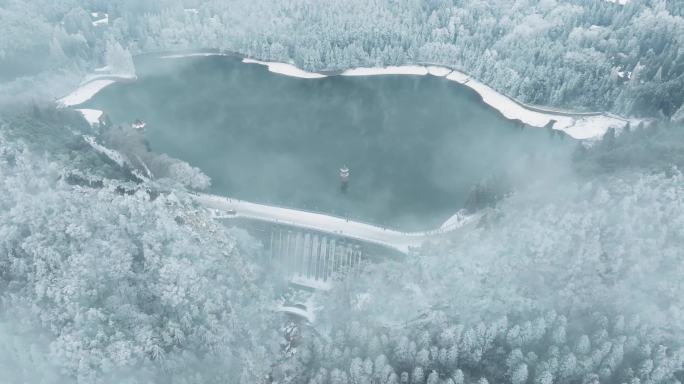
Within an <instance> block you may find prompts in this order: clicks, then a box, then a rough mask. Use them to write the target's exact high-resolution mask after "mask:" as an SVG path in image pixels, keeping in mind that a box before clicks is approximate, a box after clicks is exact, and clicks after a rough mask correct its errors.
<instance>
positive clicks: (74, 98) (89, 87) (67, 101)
mask: <svg viewBox="0 0 684 384" xmlns="http://www.w3.org/2000/svg"><path fill="white" fill-rule="evenodd" d="M114 82H115V81H114V80H112V79H99V80H93V81H90V82H88V83H85V84H82V85H81V86H80V87H78V88H77V89H75V90H74V91H73V92H71V93H70V94H68V95H66V96H64V97H62V98H61V99H59V100H57V103H58V104H59V105H61V106H63V107H71V106H74V105H79V104H83V103H85V102H86V101H88V100H90V98H91V97H93V96H95V94H97V93H98V92H100V91H101V90H103V89H104V88H105V87H107V86H108V85H111V84H114Z"/></svg>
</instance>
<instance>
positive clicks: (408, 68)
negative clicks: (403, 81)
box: [341, 65, 428, 76]
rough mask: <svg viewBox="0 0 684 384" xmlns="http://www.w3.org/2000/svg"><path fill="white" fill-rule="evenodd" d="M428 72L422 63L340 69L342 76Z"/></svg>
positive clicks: (420, 74)
mask: <svg viewBox="0 0 684 384" xmlns="http://www.w3.org/2000/svg"><path fill="white" fill-rule="evenodd" d="M427 74H428V70H427V68H426V67H424V66H422V65H402V66H389V67H376V68H366V67H360V68H352V69H347V70H344V71H342V73H341V75H342V76H377V75H417V76H424V75H427Z"/></svg>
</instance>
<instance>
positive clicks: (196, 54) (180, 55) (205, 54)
mask: <svg viewBox="0 0 684 384" xmlns="http://www.w3.org/2000/svg"><path fill="white" fill-rule="evenodd" d="M209 56H228V54H226V53H221V52H193V53H176V54H172V55H164V56H160V57H159V58H160V59H182V58H184V57H209Z"/></svg>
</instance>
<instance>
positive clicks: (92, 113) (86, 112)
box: [77, 109, 103, 126]
mask: <svg viewBox="0 0 684 384" xmlns="http://www.w3.org/2000/svg"><path fill="white" fill-rule="evenodd" d="M77 111H79V112H81V114H82V115H83V118H85V119H86V121H87V122H88V124H90V125H91V126H95V125H98V124H100V117H102V114H103V112H102V111H100V110H99V109H77Z"/></svg>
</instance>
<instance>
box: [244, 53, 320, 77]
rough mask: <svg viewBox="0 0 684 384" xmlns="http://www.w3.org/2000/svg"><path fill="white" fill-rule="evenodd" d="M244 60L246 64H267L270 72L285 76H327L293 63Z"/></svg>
mask: <svg viewBox="0 0 684 384" xmlns="http://www.w3.org/2000/svg"><path fill="white" fill-rule="evenodd" d="M242 62H243V63H246V64H259V65H265V66H266V67H268V70H269V71H270V72H273V73H278V74H281V75H285V76H291V77H299V78H301V79H320V78H323V77H327V76H326V75H324V74H322V73H316V72H308V71H305V70H303V69H299V68H297V67H295V66H294V65H292V64H287V63H278V62H271V61H260V60H254V59H247V58H245V59H242Z"/></svg>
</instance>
